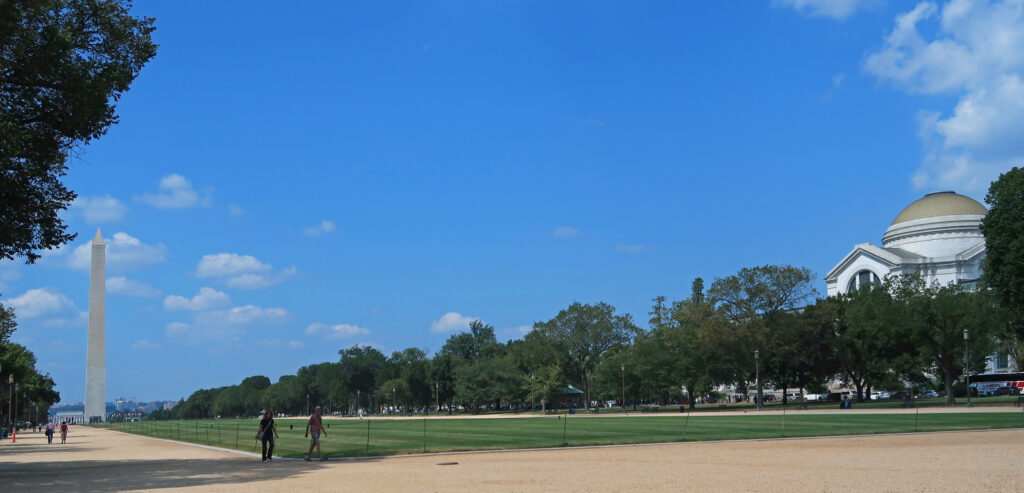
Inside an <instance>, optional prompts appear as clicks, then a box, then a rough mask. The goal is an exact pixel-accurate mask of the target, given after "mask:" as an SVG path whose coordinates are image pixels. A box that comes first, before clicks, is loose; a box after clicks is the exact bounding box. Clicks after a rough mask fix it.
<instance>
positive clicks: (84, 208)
mask: <svg viewBox="0 0 1024 493" xmlns="http://www.w3.org/2000/svg"><path fill="white" fill-rule="evenodd" d="M71 207H73V208H75V209H78V210H80V211H81V212H82V216H83V217H84V218H85V221H86V222H88V223H103V222H112V221H120V220H121V219H122V218H124V215H125V213H127V212H128V207H127V206H125V205H124V203H123V202H121V201H120V200H117V199H116V198H114V197H111V196H110V195H104V196H102V197H81V196H80V197H78V198H76V199H75V200H74V202H72V203H71Z"/></svg>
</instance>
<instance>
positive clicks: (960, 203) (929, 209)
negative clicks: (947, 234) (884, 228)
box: [892, 191, 988, 225]
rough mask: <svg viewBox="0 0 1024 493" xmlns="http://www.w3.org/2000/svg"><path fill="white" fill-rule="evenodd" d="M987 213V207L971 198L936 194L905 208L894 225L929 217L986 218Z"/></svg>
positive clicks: (950, 193) (948, 192)
mask: <svg viewBox="0 0 1024 493" xmlns="http://www.w3.org/2000/svg"><path fill="white" fill-rule="evenodd" d="M987 213H988V209H986V208H985V206H983V205H981V204H980V203H978V201H977V200H974V199H972V198H970V197H965V196H963V195H960V194H958V193H956V192H952V191H946V192H934V193H930V194H928V195H925V196H924V197H922V198H920V199H917V200H915V201H914V203H912V204H910V205H908V206H907V207H906V208H904V209H903V211H902V212H900V213H899V215H897V216H896V219H894V220H893V221H892V224H893V225H896V224H899V223H903V222H907V221H913V220H915V219H924V218H928V217H938V216H963V215H982V216H984V215H985V214H987Z"/></svg>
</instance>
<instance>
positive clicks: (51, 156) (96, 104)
mask: <svg viewBox="0 0 1024 493" xmlns="http://www.w3.org/2000/svg"><path fill="white" fill-rule="evenodd" d="M128 9H129V4H128V3H127V2H123V1H118V0H4V1H3V2H0V169H2V172H0V190H3V193H2V194H0V197H2V198H0V259H10V258H14V257H15V256H24V257H25V258H26V259H27V261H28V262H29V263H31V262H34V261H35V260H36V259H37V258H39V253H38V251H39V250H43V249H50V248H55V247H57V246H59V245H61V244H64V243H67V242H68V241H71V240H72V239H74V237H75V235H73V234H68V233H67V226H66V225H65V224H64V221H63V220H62V219H61V217H60V215H59V213H60V211H62V210H64V209H66V208H67V207H68V206H69V205H70V204H71V201H72V200H74V199H75V194H74V192H72V191H71V190H68V189H67V188H65V186H64V184H62V183H61V181H60V178H61V177H62V176H64V175H65V174H66V172H67V165H66V159H67V155H68V153H69V152H71V150H72V149H73V148H74V147H75V146H80V145H84V144H88V143H89V142H90V141H92V140H93V139H96V138H99V137H100V136H102V135H103V134H105V133H106V132H107V129H108V128H110V126H111V125H113V124H115V123H117V116H116V114H115V113H114V108H115V104H116V103H117V101H118V99H120V97H121V95H122V94H123V93H124V92H125V91H127V90H128V87H129V85H131V83H132V81H133V80H135V77H136V76H138V74H139V71H140V70H141V69H142V67H143V65H145V64H146V62H148V61H149V60H150V59H151V58H153V56H154V55H155V54H156V45H155V44H154V43H153V41H152V39H151V38H150V35H151V33H152V32H153V30H154V29H155V28H154V27H153V22H154V20H153V19H152V18H135V17H132V16H131V15H129V13H128Z"/></svg>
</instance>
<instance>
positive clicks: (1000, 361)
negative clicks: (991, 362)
mask: <svg viewBox="0 0 1024 493" xmlns="http://www.w3.org/2000/svg"><path fill="white" fill-rule="evenodd" d="M1009 367H1010V355H1009V354H1007V353H999V354H997V355H996V369H998V370H1004V369H1006V368H1009Z"/></svg>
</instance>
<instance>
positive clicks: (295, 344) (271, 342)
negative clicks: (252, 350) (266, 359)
mask: <svg viewBox="0 0 1024 493" xmlns="http://www.w3.org/2000/svg"><path fill="white" fill-rule="evenodd" d="M253 344H255V345H257V346H263V347H269V348H274V349H278V348H281V347H282V346H288V347H289V348H291V349H302V348H304V347H306V343H305V342H302V341H296V340H294V339H292V340H290V341H287V342H285V341H282V340H280V339H263V340H259V341H256V342H255V343H253Z"/></svg>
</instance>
